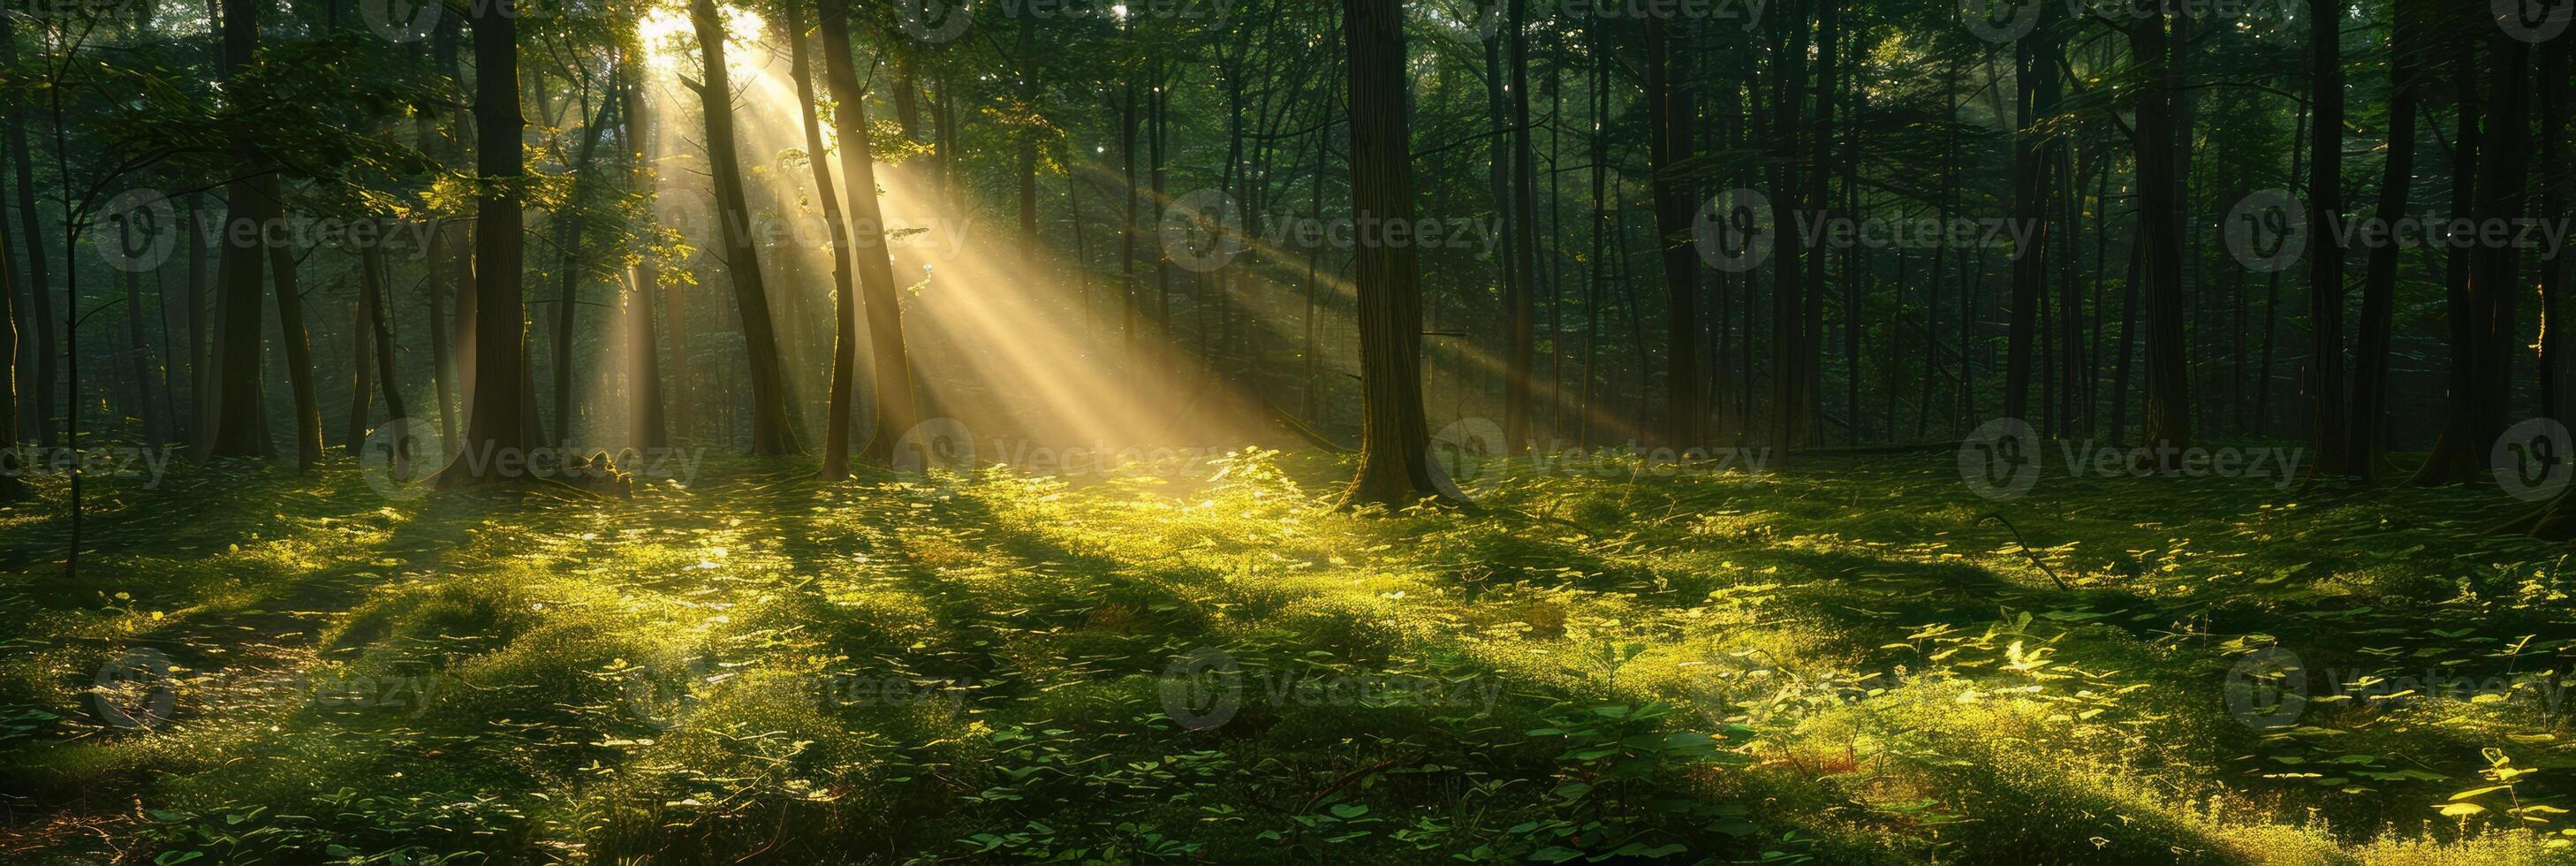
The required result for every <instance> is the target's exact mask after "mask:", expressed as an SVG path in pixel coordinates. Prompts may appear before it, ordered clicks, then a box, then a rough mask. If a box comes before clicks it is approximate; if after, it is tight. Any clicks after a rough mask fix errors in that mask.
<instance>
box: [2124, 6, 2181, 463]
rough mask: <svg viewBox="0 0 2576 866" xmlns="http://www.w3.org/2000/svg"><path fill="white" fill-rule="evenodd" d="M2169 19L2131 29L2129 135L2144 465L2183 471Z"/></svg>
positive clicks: (2158, 16) (2177, 164) (2152, 17)
mask: <svg viewBox="0 0 2576 866" xmlns="http://www.w3.org/2000/svg"><path fill="white" fill-rule="evenodd" d="M2170 35H2171V34H2169V33H2168V32H2167V30H2166V23H2165V15H2164V13H2161V12H2157V13H2153V14H2147V15H2141V16H2138V18H2137V20H2135V21H2131V22H2129V25H2128V37H2129V52H2130V55H2131V58H2130V59H2131V62H2133V63H2135V64H2137V67H2138V76H2137V77H2138V79H2139V81H2140V82H2141V84H2140V85H2139V87H2138V90H2137V93H2136V103H2137V118H2138V119H2137V124H2136V126H2135V127H2133V128H2132V129H2131V131H2130V134H2129V139H2130V142H2131V144H2132V147H2133V148H2134V150H2135V152H2136V158H2137V171H2138V221H2139V225H2140V229H2141V237H2142V239H2143V240H2144V242H2145V243H2144V245H2143V247H2142V248H2141V250H2140V255H2139V262H2138V264H2139V268H2138V270H2139V279H2140V281H2141V283H2142V284H2143V285H2144V287H2145V289H2146V291H2145V292H2144V294H2145V296H2146V307H2147V309H2146V320H2147V322H2146V338H2147V339H2146V343H2147V360H2146V365H2147V409H2146V421H2145V426H2144V434H2143V435H2142V436H2141V442H2140V445H2141V447H2142V448H2144V449H2145V451H2144V453H2143V455H2142V463H2144V464H2146V465H2148V466H2152V467H2154V468H2157V469H2162V470H2173V469H2176V468H2179V467H2180V465H2181V461H2182V451H2183V449H2185V448H2188V447H2190V446H2191V379H2190V373H2189V370H2188V368H2187V367H2185V365H2184V360H2183V353H2184V346H2183V330H2182V265H2183V243H2182V222H2183V219H2182V201H2181V183H2180V172H2181V157H2180V155H2179V146H2178V143H2177V142H2176V141H2175V138H2174V136H2173V135H2172V134H2171V133H2172V130H2173V128H2174V123H2175V118H2174V94H2175V92H2176V90H2177V89H2178V86H2177V84H2176V83H2175V81H2174V73H2173V56H2172V54H2173V50H2172V46H2171V45H2170Z"/></svg>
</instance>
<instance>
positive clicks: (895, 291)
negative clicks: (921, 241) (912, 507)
mask: <svg viewBox="0 0 2576 866" xmlns="http://www.w3.org/2000/svg"><path fill="white" fill-rule="evenodd" d="M846 2H848V0H822V3H823V8H822V16H821V17H822V22H821V23H822V32H823V84H824V87H825V88H827V89H828V90H829V91H830V93H831V96H832V104H833V110H832V125H833V130H834V131H835V133H836V134H838V135H839V136H840V139H841V182H842V183H844V184H847V185H848V186H847V191H848V193H849V195H848V196H846V197H847V198H848V200H849V207H850V226H849V232H850V254H851V257H852V258H851V262H852V263H853V264H854V265H856V267H857V271H858V273H857V274H856V276H857V277H858V284H859V288H860V289H861V290H862V293H863V294H862V297H861V298H860V302H861V304H862V305H863V307H864V308H865V310H866V312H867V316H868V352H869V360H870V361H871V366H873V367H874V368H875V369H874V370H872V371H871V372H873V373H874V375H875V379H876V389H877V421H876V435H874V436H872V437H869V439H868V445H867V448H866V449H865V450H864V451H862V452H861V454H860V457H859V459H861V460H864V461H866V462H868V463H870V464H872V465H878V466H883V465H886V464H889V463H892V462H893V459H894V447H895V443H896V440H899V439H901V438H902V437H903V434H904V432H905V431H907V430H910V429H912V425H913V424H914V423H915V416H916V415H918V414H919V412H920V410H919V408H918V407H917V405H916V404H915V402H914V398H913V390H912V358H911V356H910V353H909V352H908V351H907V350H906V349H905V347H904V342H903V297H902V291H903V287H902V286H900V285H898V284H896V283H895V277H894V260H893V259H892V258H891V257H890V256H889V255H888V254H887V250H886V235H885V213H884V211H883V210H882V209H881V208H880V206H879V203H878V201H877V173H876V146H875V143H874V142H873V141H872V140H871V138H870V135H871V133H870V132H869V130H868V115H867V102H866V95H865V93H864V92H862V91H861V90H859V73H858V69H857V68H856V67H855V66H854V65H853V63H852V61H851V59H850V25H849V12H848V7H847V6H845V5H844V4H845V3H846ZM844 318H847V317H846V316H844ZM851 384H852V386H853V387H856V385H857V383H856V381H855V379H854V380H853V381H852V383H851Z"/></svg>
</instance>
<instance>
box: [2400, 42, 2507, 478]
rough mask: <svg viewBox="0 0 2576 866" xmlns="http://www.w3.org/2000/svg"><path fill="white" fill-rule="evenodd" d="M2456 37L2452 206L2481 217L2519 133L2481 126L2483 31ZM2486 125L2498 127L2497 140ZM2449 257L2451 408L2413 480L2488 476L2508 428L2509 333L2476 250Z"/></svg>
mask: <svg viewBox="0 0 2576 866" xmlns="http://www.w3.org/2000/svg"><path fill="white" fill-rule="evenodd" d="M2455 23H2456V22H2455ZM2450 38H2451V80H2452V85H2453V86H2454V88H2455V89H2456V90H2457V91H2458V94H2459V99H2458V104H2459V109H2458V111H2457V112H2456V114H2457V119H2458V124H2459V126H2458V135H2457V140H2456V141H2455V142H2454V143H2453V144H2452V148H2453V151H2452V152H2453V154H2454V156H2453V157H2452V160H2451V213H2452V214H2454V215H2456V216H2466V217H2469V218H2471V219H2475V218H2477V217H2478V215H2479V213H2480V211H2482V210H2484V209H2485V208H2484V207H2483V206H2484V204H2485V195H2486V193H2487V187H2486V186H2485V183H2484V181H2483V178H2484V177H2485V172H2486V163H2487V162H2488V161H2491V160H2492V159H2493V158H2494V157H2493V156H2492V155H2491V154H2490V153H2488V151H2489V150H2490V149H2492V150H2495V151H2499V152H2500V151H2502V150H2503V149H2504V145H2505V140H2506V139H2514V138H2520V136H2519V135H2517V134H2515V133H2509V132H2505V131H2504V130H2505V129H2506V127H2505V126H2503V125H2502V124H2500V123H2489V124H2486V125H2485V129H2484V131H2481V129H2480V123H2479V120H2480V116H2481V110H2480V106H2481V101H2480V99H2479V96H2478V81H2477V78H2478V69H2477V38H2476V37H2475V36H2472V35H2469V33H2468V32H2465V31H2454V32H2452V33H2451V34H2450ZM2495 99H2496V100H2497V101H2499V102H2501V101H2502V100H2503V94H2501V93H2498V94H2495ZM2487 132H2492V133H2494V135H2493V136H2492V139H2490V136H2488V135H2486V134H2485V133H2487ZM2444 264H2445V265H2446V267H2447V273H2446V274H2445V275H2444V276H2445V281H2444V282H2445V285H2446V286H2447V288H2448V292H2447V297H2446V298H2445V302H2446V303H2445V306H2446V307H2447V308H2448V312H2449V320H2450V326H2451V327H2450V355H2451V372H2450V387H2451V394H2450V409H2449V411H2448V413H2447V414H2446V415H2445V417H2444V421H2443V425H2442V432H2441V435H2440V436H2438V437H2437V438H2435V439H2434V441H2433V450H2432V452H2431V453H2429V454H2426V455H2425V457H2424V465H2423V466H2421V467H2418V468H2417V469H2416V470H2415V474H2414V475H2413V476H2412V477H2410V478H2408V479H2407V482H2406V483H2408V484H2415V485H2425V486H2440V485H2447V484H2470V483H2474V482H2477V481H2479V480H2482V479H2484V478H2485V477H2486V474H2487V448H2488V446H2489V445H2490V444H2491V443H2493V442H2494V441H2495V437H2496V435H2497V434H2499V433H2501V432H2503V430H2504V407H2503V406H2502V405H2501V404H2500V403H2494V404H2493V405H2491V403H2493V401H2490V399H2489V395H2488V393H2487V391H2488V388H2487V385H2486V381H2485V375H2486V374H2485V371H2486V370H2487V369H2489V367H2490V363H2489V360H2488V355H2489V354H2490V353H2494V354H2501V353H2502V351H2503V349H2502V347H2500V346H2496V345H2494V344H2495V343H2496V342H2497V341H2499V340H2502V339H2504V338H2505V336H2506V335H2503V334H2497V333H2494V332H2492V331H2490V330H2489V329H2488V325H2489V322H2490V319H2491V316H2490V314H2489V313H2488V310H2487V307H2488V299H2487V297H2486V296H2485V295H2484V294H2482V293H2481V292H2479V291H2478V289H2479V288H2481V287H2480V286H2478V285H2476V283H2478V279H2477V276H2476V270H2477V266H2476V264H2475V262H2474V254H2472V253H2471V252H2469V251H2467V250H2463V249H2460V248H2459V247H2457V246H2453V247H2452V248H2451V249H2450V250H2449V254H2448V259H2447V261H2445V263H2444Z"/></svg>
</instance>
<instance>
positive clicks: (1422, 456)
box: [1338, 0, 1465, 508]
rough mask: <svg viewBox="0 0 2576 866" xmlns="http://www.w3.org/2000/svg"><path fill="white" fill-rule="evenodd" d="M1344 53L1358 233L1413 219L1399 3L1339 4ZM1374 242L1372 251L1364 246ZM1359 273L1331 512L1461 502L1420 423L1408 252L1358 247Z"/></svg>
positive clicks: (1417, 298) (1413, 279) (1415, 294)
mask: <svg viewBox="0 0 2576 866" xmlns="http://www.w3.org/2000/svg"><path fill="white" fill-rule="evenodd" d="M1342 39H1343V44H1344V45H1345V46H1346V48H1347V49H1348V51H1349V52H1350V94H1349V98H1350V102H1349V105H1350V113H1351V116H1350V125H1351V130H1350V161H1351V211H1352V216H1353V217H1354V218H1355V219H1356V220H1357V223H1358V224H1360V225H1384V224H1386V223H1387V222H1389V221H1400V222H1411V221H1412V220H1413V176H1412V168H1411V165H1410V163H1411V161H1412V156H1411V151H1412V144H1413V139H1412V130H1411V128H1410V124H1409V122H1408V118H1407V117H1406V116H1405V114H1406V106H1405V103H1406V94H1407V91H1408V89H1409V88H1408V86H1407V82H1408V79H1409V76H1407V75H1406V74H1405V53H1404V0H1343V3H1342ZM1371 240H1377V241H1379V242H1374V243H1373V242H1370V241H1371ZM1355 254H1356V256H1357V260H1358V261H1357V269H1358V292H1359V337H1360V391H1361V410H1360V454H1359V470H1358V475H1357V476H1356V477H1354V478H1352V479H1351V485H1350V487H1349V488H1348V489H1346V490H1344V491H1343V492H1342V495H1341V498H1340V500H1339V502H1338V506H1339V507H1342V508H1355V507H1361V506H1368V505H1383V506H1387V507H1390V508H1401V507H1405V506H1408V505H1412V504H1414V503H1415V502H1418V501H1420V500H1422V499H1424V498H1427V497H1439V498H1444V499H1449V500H1452V501H1455V502H1461V503H1463V502H1464V501H1465V497H1464V496H1463V495H1461V494H1459V493H1457V492H1456V491H1457V488H1456V487H1455V486H1454V485H1451V484H1450V483H1449V481H1448V478H1447V477H1446V476H1445V475H1443V474H1441V472H1440V470H1439V469H1438V468H1437V466H1438V464H1437V463H1436V462H1434V461H1432V460H1431V459H1430V458H1431V454H1430V444H1431V436H1430V432H1429V430H1428V424H1427V422H1425V421H1424V419H1423V414H1422V294H1421V288H1420V285H1419V283H1418V282H1417V279H1418V275H1417V274H1416V273H1415V271H1414V265H1415V262H1414V251H1413V247H1411V246H1410V245H1404V244H1389V243H1384V242H1383V239H1382V238H1381V239H1362V241H1361V243H1360V244H1359V246H1358V248H1357V249H1356V251H1355Z"/></svg>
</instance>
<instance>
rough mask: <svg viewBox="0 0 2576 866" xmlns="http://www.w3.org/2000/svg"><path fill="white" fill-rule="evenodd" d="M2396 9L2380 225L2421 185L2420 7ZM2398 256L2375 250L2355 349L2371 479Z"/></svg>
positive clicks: (2382, 421) (2355, 387)
mask: <svg viewBox="0 0 2576 866" xmlns="http://www.w3.org/2000/svg"><path fill="white" fill-rule="evenodd" d="M2395 6H2396V8H2395V15H2396V20H2395V22H2394V23H2393V25H2392V27H2391V29H2390V31H2389V38H2388V53H2389V64H2388V77H2389V90H2388V162H2387V164H2386V166H2385V167H2384V168H2383V169H2382V171H2381V173H2380V182H2379V221H2380V222H2381V223H2382V224H2387V225H2395V224H2396V222H2397V221H2398V220H2401V219H2404V218H2405V216H2406V206H2407V199H2408V194H2409V193H2410V192H2412V190H2411V187H2413V186H2414V183H2415V117H2416V114H2417V110H2416V91H2417V88H2418V87H2419V86H2420V83H2421V81H2422V78H2423V65H2422V64H2421V63H2419V62H2418V61H2417V57H2416V55H2417V52H2419V51H2421V50H2422V49H2421V48H2420V47H2419V43H2418V42H2417V40H2418V39H2419V38H2420V37H2419V36H2418V35H2417V33H2416V28H2417V27H2418V26H2419V25H2418V24H2417V22H2416V20H2415V19H2416V18H2417V17H2418V15H2419V14H2420V12H2419V9H2420V7H2417V6H2414V5H2413V4H2407V3H2399V4H2395ZM2312 236H2313V235H2312ZM2397 255H2398V245H2397V244H2390V243H2383V244H2379V245H2377V246H2375V247H2372V248H2371V250H2370V264H2369V270H2368V272H2367V274H2366V275H2365V277H2364V283H2363V287H2362V295H2361V333H2360V339H2359V342H2358V343H2357V344H2356V345H2355V346H2354V347H2353V370H2352V420H2351V422H2350V424H2349V425H2348V426H2347V427H2346V430H2347V432H2349V433H2350V434H2351V438H2350V439H2349V440H2347V442H2346V444H2345V446H2344V447H2345V448H2346V450H2347V453H2348V457H2347V459H2348V460H2349V464H2350V468H2351V470H2352V471H2353V473H2354V474H2357V475H2360V476H2361V477H2362V478H2364V479H2367V478H2370V477H2371V476H2372V475H2374V474H2376V472H2377V471H2378V468H2379V458H2380V455H2381V453H2382V452H2383V450H2384V449H2385V448H2387V446H2388V442H2387V439H2388V435H2387V430H2388V364H2389V358H2388V355H2389V347H2390V342H2391V333H2392V331H2393V330H2394V329H2395V326H2396V321H2395V320H2396V315H2397Z"/></svg>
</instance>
